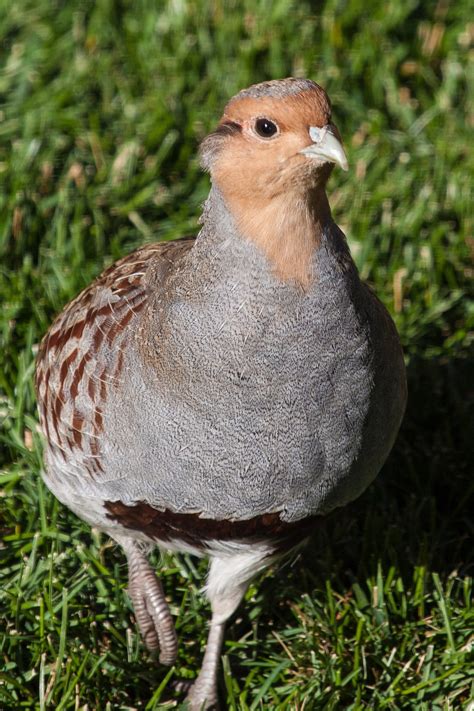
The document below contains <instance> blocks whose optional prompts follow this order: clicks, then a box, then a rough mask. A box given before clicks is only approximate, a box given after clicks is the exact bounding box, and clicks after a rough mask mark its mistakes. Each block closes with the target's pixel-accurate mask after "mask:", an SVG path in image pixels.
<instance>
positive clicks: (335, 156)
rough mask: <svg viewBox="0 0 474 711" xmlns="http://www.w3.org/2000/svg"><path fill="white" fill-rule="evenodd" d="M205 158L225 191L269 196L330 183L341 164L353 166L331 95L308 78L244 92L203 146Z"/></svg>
mask: <svg viewBox="0 0 474 711" xmlns="http://www.w3.org/2000/svg"><path fill="white" fill-rule="evenodd" d="M201 162H202V165H203V167H204V168H205V169H206V170H208V171H209V172H210V173H211V176H212V179H213V182H215V183H216V184H217V185H218V187H219V188H220V189H221V190H222V192H223V193H224V195H228V196H231V195H233V194H234V193H236V192H237V193H248V194H249V195H254V196H255V195H260V196H261V197H262V198H263V199H271V198H272V197H275V196H277V195H279V194H281V193H283V192H284V193H288V192H292V193H301V192H307V191H308V190H311V189H313V188H315V187H318V186H321V187H324V185H325V183H326V181H327V179H328V177H329V174H330V172H331V170H332V167H333V166H334V164H335V163H337V164H339V165H340V166H341V168H343V170H347V158H346V155H345V153H344V149H343V147H342V143H341V138H340V135H339V132H338V130H337V128H336V127H335V126H334V125H333V124H332V123H331V106H330V103H329V99H328V96H327V94H326V92H325V91H324V89H322V88H321V87H320V86H318V84H316V83H315V82H313V81H309V80H308V79H283V80H279V81H269V82H264V83H263V84H256V85H254V86H251V87H250V88H249V89H244V90H243V91H241V92H239V93H238V94H237V95H236V96H234V97H233V98H232V99H231V100H230V101H229V103H228V104H227V106H226V107H225V110H224V115H223V116H222V119H221V121H220V123H219V125H218V127H217V129H216V130H215V131H214V132H213V133H211V134H210V135H209V136H207V138H205V139H204V141H203V143H202V144H201Z"/></svg>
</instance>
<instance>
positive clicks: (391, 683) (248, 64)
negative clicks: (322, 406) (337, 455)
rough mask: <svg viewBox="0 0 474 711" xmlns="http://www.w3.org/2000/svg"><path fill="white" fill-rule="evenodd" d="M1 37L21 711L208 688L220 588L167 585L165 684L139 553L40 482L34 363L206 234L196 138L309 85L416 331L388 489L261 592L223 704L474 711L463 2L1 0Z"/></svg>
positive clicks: (11, 651) (8, 570) (387, 278)
mask: <svg viewBox="0 0 474 711" xmlns="http://www.w3.org/2000/svg"><path fill="white" fill-rule="evenodd" d="M469 21H471V24H469ZM0 38H1V42H0V55H1V62H0V67H1V70H0V102H1V106H0V303H1V306H2V308H1V313H0V423H1V432H0V467H1V472H0V534H1V542H0V620H1V625H0V708H1V709H2V710H3V709H5V710H7V709H8V710H10V709H11V710H14V711H18V710H19V709H39V710H40V711H43V709H55V710H58V711H59V710H63V709H76V710H78V709H83V710H84V711H85V710H86V709H88V710H89V711H92V710H93V709H94V710H97V711H99V710H100V711H102V710H103V711H108V710H110V711H112V710H114V711H115V710H116V709H124V710H125V709H147V711H150V710H151V709H167V708H170V709H171V708H176V707H177V706H178V701H179V696H175V695H173V692H172V690H171V689H170V685H168V687H167V682H168V681H171V680H172V679H173V678H178V677H186V678H192V677H193V675H195V673H196V671H197V669H198V667H199V664H200V658H201V654H202V649H203V645H204V641H205V637H206V623H207V619H208V615H209V610H208V609H207V606H206V604H205V602H204V601H203V599H202V597H201V596H200V595H199V594H198V591H199V588H200V586H201V585H202V583H203V578H204V575H205V569H206V566H205V563H204V564H203V563H201V564H199V565H198V564H197V562H196V560H195V559H193V558H191V557H186V556H184V557H171V556H170V557H166V558H165V559H164V560H163V561H162V562H161V568H162V571H163V573H162V576H163V581H164V585H165V589H166V591H167V594H168V595H169V599H170V600H171V601H172V603H171V604H172V611H173V613H174V615H175V616H176V620H177V627H178V633H179V636H180V640H181V644H180V652H179V658H178V662H177V665H176V667H175V668H174V669H173V670H171V671H170V672H168V671H167V670H166V669H164V668H160V667H159V666H157V665H156V664H155V663H154V661H153V660H152V659H150V658H149V657H148V655H147V653H146V652H145V650H144V647H143V646H142V645H141V643H140V640H139V637H138V633H137V629H136V627H135V624H134V621H133V614H132V611H131V607H130V604H129V601H128V598H127V595H126V567H125V559H124V557H123V555H122V554H121V553H120V551H119V550H118V549H117V548H116V547H115V546H114V545H113V544H112V543H111V542H110V540H108V539H107V538H106V537H105V536H103V535H101V534H100V533H99V532H97V531H92V532H91V531H90V529H89V528H88V526H86V525H85V524H83V523H82V522H81V521H79V520H78V519H77V518H76V517H75V516H74V515H73V514H71V513H69V512H68V511H67V510H66V509H64V508H63V507H62V506H61V505H59V503H58V502H57V501H56V500H55V499H54V498H53V496H52V495H51V494H50V493H49V492H48V490H47V489H46V488H45V487H44V485H43V484H42V482H41V478H40V470H41V440H40V438H39V435H38V433H37V417H36V410H35V401H34V393H33V386H32V378H33V371H34V356H35V351H36V348H37V344H38V342H39V340H40V338H41V336H42V334H43V333H44V332H45V330H46V329H47V327H48V324H49V323H50V322H51V320H52V318H53V316H54V314H56V313H57V312H58V311H59V310H60V309H61V308H62V306H63V305H64V304H65V303H66V302H67V301H68V300H69V299H71V298H72V297H73V296H74V295H75V294H76V293H77V292H78V291H79V290H80V289H81V288H82V287H84V286H85V285H86V284H87V283H88V282H89V281H90V280H91V279H92V278H93V277H94V276H96V275H97V274H98V273H99V272H100V271H101V270H102V269H103V268H104V266H106V265H108V264H110V263H111V262H112V261H113V260H115V259H117V258H118V257H120V256H122V255H124V254H126V253H127V252H129V251H130V250H131V249H133V248H134V247H136V246H138V245H140V244H142V243H143V242H147V241H153V240H167V239H172V238H175V237H178V236H181V235H184V234H195V233H196V232H197V230H198V223H197V217H198V215H199V211H200V205H201V203H202V201H203V200H204V198H205V196H206V194H207V190H208V178H207V176H204V175H203V174H202V173H201V171H200V169H199V165H198V160H197V145H198V142H199V140H200V139H202V137H203V136H204V135H205V134H206V132H207V131H208V130H210V129H211V128H212V127H213V126H214V125H215V123H216V120H217V119H218V117H219V115H220V111H221V110H222V108H223V105H224V103H225V101H226V100H227V99H228V98H229V97H230V96H232V95H233V94H234V93H235V92H236V91H237V90H238V89H240V88H243V87H245V86H247V85H249V84H251V83H254V82H257V81H261V80H264V79H268V78H281V77H284V76H288V75H297V76H308V77H310V78H312V79H315V80H316V81H318V82H319V83H320V84H322V85H323V86H324V87H325V88H326V89H327V91H328V93H329V95H330V97H331V99H332V103H333V115H334V120H335V123H336V124H337V125H338V127H339V129H340V131H341V134H342V136H343V138H344V141H345V146H346V148H347V152H348V156H349V161H350V166H351V167H350V172H349V173H348V174H345V173H342V172H341V171H339V172H335V173H334V175H333V177H332V178H331V181H330V185H329V195H330V201H331V205H332V208H333V213H334V217H335V219H336V221H337V222H338V223H339V224H340V226H341V227H342V228H343V230H344V231H345V232H346V234H347V236H348V239H349V242H350V245H351V249H352V251H353V254H354V256H355V258H356V261H357V264H358V267H359V269H360V271H361V274H362V275H363V277H364V278H365V279H366V280H368V281H369V282H370V283H371V284H372V285H373V287H374V288H375V290H376V291H377V293H378V294H379V296H380V298H381V299H382V300H383V301H384V303H385V304H386V305H387V307H388V308H389V309H390V311H391V313H392V314H393V316H394V318H395V320H396V323H397V326H398V329H399V332H400V335H401V338H402V342H403V345H404V349H405V354H406V362H407V368H408V379H409V390H410V395H409V405H408V410H407V414H406V417H405V421H404V424H403V427H402V430H401V433H400V436H399V438H398V441H397V443H396V446H395V448H394V450H393V452H392V455H391V456H390V458H389V461H388V462H387V464H386V466H385V467H384V469H383V471H382V472H381V474H380V476H379V478H378V479H377V481H376V482H375V483H374V484H373V485H372V486H371V487H370V488H369V489H368V491H367V492H366V493H365V494H364V495H363V496H362V497H361V498H360V499H359V500H358V501H357V502H355V503H354V504H352V505H350V506H349V507H347V508H346V509H344V510H341V511H339V512H337V513H336V514H335V515H333V516H331V517H330V518H329V519H328V521H327V525H325V526H324V527H322V528H321V529H320V530H319V531H318V534H317V536H315V538H314V541H313V542H312V543H311V545H310V546H308V547H307V548H306V549H305V550H304V551H302V552H301V553H300V555H299V556H298V557H296V558H294V559H292V560H291V561H289V562H287V563H286V564H285V565H282V566H281V567H280V568H278V569H275V570H271V571H270V572H269V573H268V574H266V575H265V576H264V578H263V579H261V580H258V581H256V583H255V584H254V585H252V586H251V588H250V590H249V592H248V594H247V597H246V602H245V604H244V605H242V606H241V608H240V609H239V611H238V613H237V615H236V616H234V618H233V619H232V620H231V623H230V625H229V629H228V633H227V638H226V645H225V654H224V658H223V666H224V675H223V677H222V684H221V691H222V697H223V699H227V706H228V708H229V709H243V710H249V709H250V710H252V711H253V710H257V709H277V710H278V709H280V710H284V709H289V710H290V711H292V710H302V709H306V711H313V710H314V711H318V710H319V709H325V710H326V709H327V710H332V709H334V710H335V711H340V710H342V711H346V710H349V709H350V710H352V711H356V710H357V711H359V710H362V709H394V710H395V709H396V710H397V711H398V709H416V711H448V710H451V709H453V710H454V709H468V708H472V707H471V706H470V704H469V701H470V700H472V699H473V697H474V693H473V686H472V681H471V676H472V670H473V665H474V661H473V658H472V648H471V646H472V634H473V629H474V615H473V612H472V579H471V577H470V573H471V574H472V550H473V546H472V512H473V510H474V506H473V503H472V493H473V492H472V471H473V464H474V461H473V459H474V457H473V439H474V429H473V428H474V420H473V408H472V390H473V382H474V364H473V361H474V359H473V330H474V328H473V326H474V301H473V299H472V276H473V271H474V270H473V266H472V249H473V241H472V188H471V185H472V175H473V169H474V160H473V151H472V145H473V124H474V121H473V116H472V114H471V115H469V113H468V103H469V99H470V101H471V106H472V105H473V104H472V99H473V96H472V79H471V86H470V85H469V81H468V77H469V71H468V69H469V59H471V78H472V76H473V73H472V57H473V41H474V30H473V24H472V16H471V17H470V13H469V4H468V2H467V0H458V1H457V2H454V1H453V0H438V1H437V2H432V1H428V0H406V2H397V0H386V2H384V3H380V2H376V1H375V0H346V1H343V0H333V1H328V2H320V3H317V2H309V0H308V1H298V2H296V1H295V2H291V1H290V0H276V2H269V1H268V0H253V2H250V1H249V0H234V1H233V2H230V1H228V2H222V1H221V2H219V1H218V0H215V1H213V2H207V3H206V2H204V1H203V0H196V1H195V2H185V1H184V0H170V1H169V2H160V1H157V2H149V1H148V2H147V1H146V0H136V1H135V2H132V1H131V0H120V1H114V0H97V1H96V2H92V0H81V2H78V1H77V0H69V2H66V1H64V2H62V1H60V0H55V1H52V0H3V2H2V4H1V6H0ZM469 235H471V237H469ZM469 239H470V240H471V241H469ZM470 250H471V253H470ZM469 396H471V399H469ZM155 560H156V563H157V564H158V562H159V558H158V556H156V558H155ZM470 566H471V567H470Z"/></svg>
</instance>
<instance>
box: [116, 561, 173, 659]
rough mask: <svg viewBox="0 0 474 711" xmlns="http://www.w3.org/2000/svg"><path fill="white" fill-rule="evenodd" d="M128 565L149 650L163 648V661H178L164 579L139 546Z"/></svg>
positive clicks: (140, 622)
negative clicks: (162, 583) (156, 571)
mask: <svg viewBox="0 0 474 711" xmlns="http://www.w3.org/2000/svg"><path fill="white" fill-rule="evenodd" d="M128 565H129V575H130V577H129V586H128V593H129V595H130V598H131V600H132V603H133V608H134V611H135V617H136V620H137V624H138V627H139V629H140V632H141V635H142V637H143V641H144V642H145V645H146V646H147V648H148V649H149V650H150V652H157V651H158V650H160V654H159V661H160V663H161V664H164V665H166V666H172V665H173V664H174V663H175V661H176V655H177V652H178V639H177V636H176V631H175V628H174V622H173V618H172V617H171V613H170V610H169V607H168V603H167V602H166V598H165V594H164V591H163V587H162V585H161V582H160V580H159V579H158V578H157V577H156V575H155V573H154V571H153V570H152V568H151V566H150V564H149V563H148V561H147V559H146V557H145V556H144V555H143V554H142V553H141V552H140V551H139V550H137V549H135V550H134V551H133V552H132V554H131V555H129V561H128Z"/></svg>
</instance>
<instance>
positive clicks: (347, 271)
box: [36, 78, 406, 711]
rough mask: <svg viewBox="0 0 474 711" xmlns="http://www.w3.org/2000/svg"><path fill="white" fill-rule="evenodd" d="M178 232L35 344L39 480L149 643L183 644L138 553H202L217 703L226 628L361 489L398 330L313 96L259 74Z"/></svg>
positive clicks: (379, 438)
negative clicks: (113, 570)
mask: <svg viewBox="0 0 474 711" xmlns="http://www.w3.org/2000/svg"><path fill="white" fill-rule="evenodd" d="M200 155H201V162H202V165H203V167H204V169H205V170H207V171H208V172H209V173H210V175H211V180H212V187H211V190H210V193H209V197H208V199H207V201H206V203H205V205H204V209H203V215H202V218H201V222H202V229H201V231H200V233H199V235H198V236H197V238H196V239H195V240H194V239H184V240H176V241H174V242H167V243H160V244H149V245H146V246H144V247H142V248H141V249H138V250H137V251H135V252H133V253H132V254H130V255H129V256H127V257H125V258H124V259H122V260H120V261H118V262H117V263H116V264H114V265H112V266H111V267H110V268H109V269H107V270H106V271H105V272H104V273H103V274H102V275H101V276H100V277H99V278H98V279H97V280H96V281H95V282H93V283H92V284H91V285H90V286H89V287H88V288H87V289H85V290H84V291H83V292H82V293H81V294H79V296H78V297H77V298H76V299H74V301H72V302H71V303H70V304H69V305H68V306H66V308H65V309H64V311H63V312H62V313H61V314H60V315H59V317H58V318H57V319H56V321H55V322H54V324H53V325H52V327H51V328H50V330H49V332H48V333H47V335H46V336H45V338H44V340H43V342H42V344H41V348H40V352H39V356H38V363H37V380H36V387H37V393H38V402H39V411H40V418H41V426H42V429H43V432H44V435H45V439H46V452H45V474H44V477H45V481H46V483H47V485H48V487H49V488H50V489H51V491H52V492H53V493H54V494H55V495H56V496H57V498H58V499H59V500H60V501H62V502H63V503H64V504H65V505H66V506H68V507H69V508H70V509H71V510H72V511H74V512H75V513H76V514H77V515H78V516H80V517H81V518H82V519H84V520H85V521H87V522H88V523H89V524H91V525H92V526H95V527H97V528H99V529H101V530H102V531H105V532H106V533H108V534H109V535H110V536H111V537H112V538H113V539H114V540H115V541H117V542H118V543H119V544H120V545H121V546H122V548H123V550H124V551H125V554H126V556H127V560H128V567H129V593H130V596H131V599H132V602H133V605H134V609H135V614H136V619H137V622H138V625H139V627H140V630H141V633H142V635H143V638H144V641H145V643H146V645H147V646H148V647H149V648H150V649H152V650H154V649H158V648H159V649H160V660H161V661H162V662H163V664H173V662H174V660H175V658H176V651H177V640H176V633H175V630H174V625H173V620H172V616H171V614H170V611H169V609H168V605H167V602H166V600H165V597H164V594H163V589H162V586H161V584H160V582H159V579H158V578H157V577H156V575H155V573H154V571H153V570H152V569H151V567H150V564H149V563H148V561H147V557H146V553H147V551H148V550H149V549H150V547H151V546H155V545H157V546H159V547H160V548H165V549H169V550H172V551H187V552H190V553H193V554H196V555H198V556H208V557H209V558H210V567H209V575H208V580H207V585H206V588H205V590H206V594H207V597H208V599H209V601H210V604H211V608H212V620H211V624H210V631H209V637H208V642H207V647H206V651H205V655H204V659H203V663H202V667H201V671H200V673H199V675H198V677H197V680H196V682H195V683H194V685H193V686H192V688H191V691H190V692H189V694H188V697H187V698H188V706H189V708H190V709H192V711H194V710H196V709H201V708H213V707H215V706H217V703H218V701H217V676H218V664H219V658H220V654H221V649H222V643H223V636H224V625H225V622H226V620H227V619H228V618H229V616H230V615H232V613H233V612H234V610H235V609H236V607H237V606H238V605H239V602H240V601H241V599H242V596H243V595H244V593H245V590H246V588H247V586H248V584H249V581H250V580H251V579H252V578H253V577H254V576H255V575H256V574H257V573H258V572H259V571H261V570H263V569H264V568H266V567H267V566H268V565H270V564H271V563H272V562H273V561H275V560H277V559H278V558H279V557H280V556H282V555H283V554H285V553H287V552H288V551H290V550H291V549H293V548H294V547H295V546H296V545H298V544H300V543H301V542H302V541H303V540H304V539H306V538H307V537H308V535H309V534H310V532H311V528H312V525H313V524H314V522H315V520H316V519H318V518H319V517H321V516H323V515H325V514H327V513H328V512H330V511H331V510H333V509H334V508H336V507H339V506H343V505H344V504H346V503H347V502H349V501H351V500H352V499H354V498H356V497H357V496H358V495H359V494H360V493H361V492H362V491H363V490H364V489H365V488H366V487H367V485H368V484H369V483H370V482H371V481H372V480H373V478H374V477H375V476H376V474H377V472H378V471H379V469H380V467H381V466H382V464H383V462H384V460H385V459H386V457H387V455H388V453H389V451H390V449H391V447H392V445H393V442H394V439H395V436H396V434H397V431H398V428H399V425H400V422H401V419H402V416H403V412H404V408H405V401H406V383H405V369H404V363H403V356H402V351H401V347H400V343H399V339H398V336H397V333H396V330H395V327H394V324H393V323H392V320H391V319H390V316H389V315H388V313H387V311H386V310H385V308H384V306H383V305H382V304H381V303H380V302H379V301H378V299H377V298H376V297H375V296H374V294H373V293H372V292H371V291H370V289H369V288H368V287H367V286H366V285H364V284H363V283H362V282H361V281H360V279H359V275H358V272H357V269H356V267H355V265H354V263H353V261H352V259H351V256H350V253H349V250H348V247H347V244H346V240H345V237H344V235H343V233H342V232H341V230H340V229H339V228H338V227H337V225H336V224H335V223H334V222H333V221H332V218H331V212H330V209H329V205H328V200H327V197H326V192H325V189H326V183H327V180H328V178H329V175H330V173H331V170H332V168H333V166H334V164H339V165H340V166H341V167H342V168H343V169H347V161H346V157H345V154H344V150H343V148H342V144H341V140H340V136H339V133H338V131H337V129H336V127H335V126H334V125H333V124H332V123H331V109H330V104H329V100H328V97H327V95H326V93H325V92H324V90H323V89H321V87H319V86H318V85H317V84H315V83H314V82H312V81H309V80H305V79H292V78H291V79H284V80H281V81H270V82H265V83H263V84H257V85H255V86H252V87H250V88H249V89H245V90H244V91H241V92H240V93H239V94H237V95H236V96H235V97H234V98H233V99H232V100H231V101H230V102H229V103H228V104H227V106H226V108H225V111H224V115H223V117H222V119H221V121H220V123H219V125H218V126H217V128H216V130H215V131H214V132H213V133H211V134H210V135H209V136H207V138H205V140H204V141H203V143H202V145H201V152H200Z"/></svg>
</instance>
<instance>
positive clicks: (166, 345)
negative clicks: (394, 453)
mask: <svg viewBox="0 0 474 711" xmlns="http://www.w3.org/2000/svg"><path fill="white" fill-rule="evenodd" d="M200 248H202V249H208V248H209V245H207V244H205V245H204V246H200V245H198V246H197V251H198V254H197V255H196V258H198V259H201V260H202V255H199V249H200ZM215 256H216V258H215V259H214V262H213V264H214V265H215V266H214V267H210V268H209V269H208V270H207V272H206V274H205V275H203V276H202V279H203V280H205V283H204V281H203V283H201V284H199V283H198V281H197V279H196V277H195V276H194V278H191V276H190V274H188V275H186V274H185V275H184V277H183V279H182V280H178V281H177V283H176V284H175V285H174V286H173V291H172V293H169V294H168V295H167V298H166V306H163V307H162V308H164V311H163V313H162V315H161V316H158V315H156V318H155V317H154V318H153V319H152V320H151V325H150V329H149V336H148V343H147V351H146V353H147V354H148V355H147V357H145V358H144V359H142V361H141V362H140V364H139V367H138V368H137V361H136V354H133V353H131V354H130V363H129V364H128V372H129V374H130V378H129V379H127V381H126V384H125V385H124V388H125V390H124V391H122V392H119V393H118V394H117V399H116V400H115V401H113V402H111V404H110V406H109V410H108V412H107V413H106V424H105V431H106V432H108V433H113V436H108V438H107V440H106V441H105V442H104V444H103V449H104V456H105V460H106V463H107V471H108V472H109V473H111V472H114V476H113V486H112V488H111V489H110V487H109V484H108V482H106V481H104V482H103V483H102V484H101V488H102V490H103V496H104V498H107V499H110V498H113V499H117V498H119V499H121V500H122V501H124V502H126V503H127V502H133V501H137V500H146V501H148V502H149V503H150V504H152V505H153V506H154V507H156V508H171V509H173V510H176V511H182V512H202V514H203V516H208V517H212V518H240V519H244V518H250V517H253V516H256V515H258V514H263V513H268V512H273V511H282V512H283V513H282V517H283V518H284V519H285V520H288V521H291V520H296V519H299V518H303V517H305V516H307V515H310V514H316V513H324V512H326V511H327V510H329V509H331V508H333V507H334V506H337V505H343V504H344V503H346V501H347V500H349V499H351V498H354V497H355V496H357V495H358V494H359V493H360V491H361V490H362V489H363V488H365V486H366V485H367V483H368V482H369V481H370V480H371V479H372V478H373V477H374V476H375V474H376V472H377V470H378V468H379V466H380V463H381V461H382V460H383V458H384V457H385V455H386V452H385V450H387V451H388V450H389V448H390V446H391V442H390V444H389V445H388V449H387V445H385V444H384V442H381V444H380V445H379V448H378V450H377V451H375V449H377V448H376V447H375V449H374V446H373V442H372V439H370V442H368V439H367V433H368V432H369V433H370V426H369V425H370V422H369V420H370V419H371V413H372V412H375V409H374V403H376V402H377V391H378V390H380V388H378V385H377V383H378V375H377V368H378V363H379V362H381V360H382V361H383V359H384V356H383V355H380V357H379V355H378V354H377V349H378V341H379V340H380V336H381V334H380V333H378V331H377V333H376V334H375V332H374V330H373V328H372V326H373V324H372V318H371V312H372V310H373V306H372V304H371V299H372V298H373V297H372V296H371V295H369V294H368V292H367V291H366V290H365V287H363V285H362V284H361V283H360V282H359V279H358V276H357V273H356V270H355V268H354V267H353V265H352V262H351V261H350V259H349V257H348V254H347V251H346V249H345V245H344V241H343V236H342V233H340V232H339V231H338V230H337V228H336V227H335V226H334V227H333V231H332V233H331V234H328V235H326V236H325V237H324V239H323V243H322V245H321V248H320V249H319V250H318V253H317V256H316V261H315V274H316V278H315V281H314V285H313V287H312V289H311V290H310V292H309V293H307V294H305V295H302V293H301V292H300V291H299V290H298V289H296V288H294V287H291V286H288V285H285V284H281V283H279V282H278V281H277V280H276V279H274V277H273V276H272V275H271V274H270V273H268V270H267V273H265V264H264V263H263V257H261V255H259V254H257V253H256V250H255V249H254V248H253V247H252V246H251V245H249V244H248V243H246V242H244V241H243V240H237V239H233V240H232V241H228V242H226V243H222V244H220V245H219V252H218V254H216V255H215ZM243 264H244V265H245V268H243ZM187 268H188V270H191V271H192V270H193V268H194V267H193V264H192V260H191V262H190V263H189V264H188V267H187ZM223 271H224V272H225V276H224V278H223V277H222V274H223ZM262 274H263V275H264V278H262ZM190 285H191V289H192V290H191V289H190ZM377 308H378V307H377ZM154 309H155V312H156V314H159V313H160V307H159V304H158V303H157V304H155V306H154ZM163 314H164V315H163ZM375 320H377V319H375ZM377 329H379V330H380V324H378V325H377ZM382 330H384V327H382ZM382 335H383V334H382ZM382 340H383V339H382ZM396 427H398V423H397V425H396ZM396 427H395V424H391V429H392V430H394V429H396ZM392 440H393V437H392ZM365 448H367V456H366V457H365V455H364V450H365ZM382 450H383V451H382ZM364 457H365V459H366V461H364ZM107 478H109V477H107ZM111 494H112V496H111Z"/></svg>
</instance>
